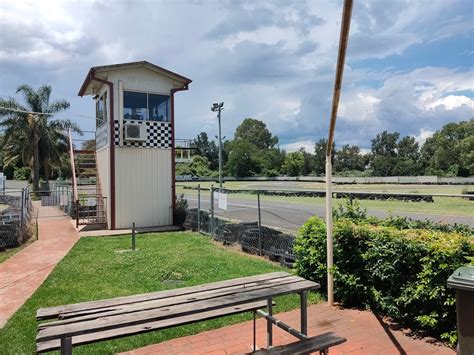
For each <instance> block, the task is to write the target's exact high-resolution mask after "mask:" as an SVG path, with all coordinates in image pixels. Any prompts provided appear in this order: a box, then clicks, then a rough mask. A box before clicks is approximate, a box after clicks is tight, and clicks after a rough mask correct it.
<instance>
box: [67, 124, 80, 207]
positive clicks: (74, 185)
mask: <svg viewBox="0 0 474 355" xmlns="http://www.w3.org/2000/svg"><path fill="white" fill-rule="evenodd" d="M68 135H69V158H70V160H71V172H72V174H71V177H72V194H73V196H72V199H73V202H76V200H77V199H78V198H79V195H78V193H77V179H76V164H75V163H74V146H73V144H72V134H71V130H70V129H69V130H68Z"/></svg>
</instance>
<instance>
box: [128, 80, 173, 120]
mask: <svg viewBox="0 0 474 355" xmlns="http://www.w3.org/2000/svg"><path fill="white" fill-rule="evenodd" d="M126 91H127V92H134V93H138V94H145V95H146V119H144V120H139V119H136V118H125V114H122V118H123V120H124V121H144V122H162V123H171V95H170V94H169V93H166V94H164V93H163V92H152V91H139V90H128V89H125V88H124V89H123V91H122V110H123V111H124V110H125V92H126ZM149 95H160V96H166V97H167V98H168V112H167V114H168V117H167V118H168V120H167V121H158V120H151V119H150V104H149Z"/></svg>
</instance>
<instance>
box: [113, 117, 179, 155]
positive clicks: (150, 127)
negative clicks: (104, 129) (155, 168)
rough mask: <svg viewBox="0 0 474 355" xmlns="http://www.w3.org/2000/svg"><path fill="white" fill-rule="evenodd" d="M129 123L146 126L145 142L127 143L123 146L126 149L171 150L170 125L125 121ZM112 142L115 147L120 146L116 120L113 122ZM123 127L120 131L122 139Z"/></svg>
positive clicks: (118, 126)
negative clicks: (113, 141)
mask: <svg viewBox="0 0 474 355" xmlns="http://www.w3.org/2000/svg"><path fill="white" fill-rule="evenodd" d="M127 122H130V123H136V124H144V125H146V140H144V141H127V140H124V142H123V144H124V146H126V147H145V148H163V149H166V148H171V123H169V122H156V121H127ZM114 123H115V124H114V140H115V145H119V144H120V124H119V121H118V120H116V121H115V122H114ZM124 130H125V126H124V128H123V130H122V137H125V133H124Z"/></svg>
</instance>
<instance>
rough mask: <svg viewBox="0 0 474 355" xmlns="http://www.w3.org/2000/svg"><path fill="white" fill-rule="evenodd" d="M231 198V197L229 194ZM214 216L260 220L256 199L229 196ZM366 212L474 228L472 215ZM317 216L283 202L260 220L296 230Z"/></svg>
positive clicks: (204, 199)
mask: <svg viewBox="0 0 474 355" xmlns="http://www.w3.org/2000/svg"><path fill="white" fill-rule="evenodd" d="M229 196H230V195H229ZM185 198H186V199H187V200H188V204H189V207H190V208H196V207H197V205H198V200H197V196H196V195H195V194H193V195H185ZM214 205H215V213H214V214H215V216H216V217H219V216H220V217H225V218H226V219H231V220H235V221H240V222H256V221H257V220H258V208H257V201H256V198H255V199H254V200H250V199H246V198H239V197H236V196H232V197H228V202H227V210H222V209H219V208H218V204H217V200H216V201H215V204H214ZM210 207H211V205H210V199H209V196H201V210H205V211H209V210H210ZM367 213H368V214H369V215H371V216H374V217H378V218H386V217H389V215H390V214H391V215H393V216H400V217H409V218H412V219H417V220H426V219H428V220H430V221H433V222H439V223H448V224H454V223H457V224H467V225H469V226H470V227H474V217H469V216H454V215H453V216H445V215H440V214H426V213H416V212H407V211H394V210H392V211H391V213H389V212H388V211H380V210H375V209H367ZM313 215H317V216H319V217H322V218H324V216H325V206H324V204H314V205H311V204H299V203H287V202H280V201H275V200H272V201H265V200H262V201H261V219H262V225H264V226H268V227H274V228H278V229H283V230H288V231H293V232H295V231H297V230H298V229H299V228H300V227H301V226H302V225H303V223H304V222H305V221H306V220H307V219H308V218H309V217H311V216H313Z"/></svg>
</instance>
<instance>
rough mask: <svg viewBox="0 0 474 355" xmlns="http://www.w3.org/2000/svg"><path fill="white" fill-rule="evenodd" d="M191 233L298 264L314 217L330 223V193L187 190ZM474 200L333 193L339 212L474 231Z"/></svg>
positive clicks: (453, 197)
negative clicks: (304, 231)
mask: <svg viewBox="0 0 474 355" xmlns="http://www.w3.org/2000/svg"><path fill="white" fill-rule="evenodd" d="M183 195H184V198H186V200H187V201H188V206H189V208H188V211H187V218H186V222H185V227H187V228H189V229H193V230H197V231H199V232H202V233H206V234H210V235H212V236H213V238H214V239H215V240H218V241H221V242H223V243H224V244H240V245H241V247H242V249H243V250H244V251H248V252H251V253H255V254H259V255H265V256H268V257H269V258H270V259H272V260H275V261H280V262H281V263H282V264H291V263H292V262H293V261H294V259H295V258H294V255H293V241H294V238H295V236H296V234H297V232H298V230H299V229H300V228H301V226H302V225H303V224H304V223H305V222H306V221H307V220H308V218H310V217H311V216H315V215H316V216H319V217H321V218H325V199H326V197H325V192H324V191H277V190H237V189H221V190H220V189H218V188H210V189H202V188H200V187H199V186H198V187H197V188H195V187H185V188H184V189H183ZM473 199H474V195H472V194H471V195H447V194H415V193H403V194H400V193H399V194H395V193H373V192H359V191H357V192H348V191H338V192H334V193H333V208H334V210H335V211H336V213H337V211H338V210H341V209H343V208H344V209H347V208H356V209H359V210H360V211H365V213H366V214H367V215H368V216H373V217H377V218H388V217H403V218H410V219H415V220H429V221H431V222H433V223H444V224H458V225H459V224H464V225H468V226H469V227H471V228H473V227H474V209H473V207H474V202H473Z"/></svg>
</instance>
